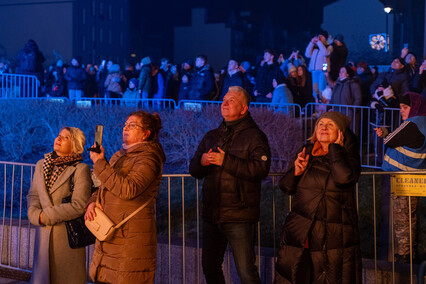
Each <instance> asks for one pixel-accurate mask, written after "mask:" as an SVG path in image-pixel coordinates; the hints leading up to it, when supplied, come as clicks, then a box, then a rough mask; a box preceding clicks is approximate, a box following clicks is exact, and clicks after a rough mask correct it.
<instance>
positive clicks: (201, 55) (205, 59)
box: [195, 54, 207, 63]
mask: <svg viewBox="0 0 426 284" xmlns="http://www.w3.org/2000/svg"><path fill="white" fill-rule="evenodd" d="M195 58H201V59H202V60H203V61H204V63H207V55H204V54H199V55H197V57H195Z"/></svg>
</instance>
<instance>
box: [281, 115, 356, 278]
mask: <svg viewBox="0 0 426 284" xmlns="http://www.w3.org/2000/svg"><path fill="white" fill-rule="evenodd" d="M349 123H350V119H349V118H348V117H347V116H345V115H344V114H342V113H340V112H325V113H323V114H322V115H321V116H320V117H319V118H318V120H317V121H316V124H315V130H314V133H313V135H312V137H311V138H310V139H309V140H310V141H311V142H312V143H309V144H307V145H305V146H303V147H302V149H300V151H299V153H298V154H297V157H296V159H295V161H294V164H293V165H291V166H290V168H289V169H288V170H287V172H286V173H285V174H284V176H283V177H282V178H281V180H280V182H279V187H280V189H281V190H282V191H283V192H284V193H287V194H289V195H292V203H291V211H290V213H289V214H288V215H287V217H286V220H285V224H284V227H283V230H282V234H281V240H280V248H279V251H278V259H277V263H276V274H275V283H361V282H362V279H361V273H362V265H361V250H360V235H359V228H358V213H357V203H356V199H355V185H356V183H357V182H358V179H359V176H360V173H361V162H360V155H359V146H358V142H357V139H356V137H355V135H354V133H352V131H351V130H350V129H349Z"/></svg>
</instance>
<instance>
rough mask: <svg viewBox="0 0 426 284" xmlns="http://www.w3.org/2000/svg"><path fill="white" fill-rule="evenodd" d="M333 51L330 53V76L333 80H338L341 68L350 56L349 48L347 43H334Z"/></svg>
mask: <svg viewBox="0 0 426 284" xmlns="http://www.w3.org/2000/svg"><path fill="white" fill-rule="evenodd" d="M331 46H332V47H333V52H332V53H331V54H330V65H331V66H330V77H331V80H333V81H336V80H337V78H338V77H339V72H340V68H342V67H343V66H345V64H346V59H347V57H348V48H347V47H346V45H345V44H343V45H341V46H338V45H337V44H335V43H333V44H332V45H331Z"/></svg>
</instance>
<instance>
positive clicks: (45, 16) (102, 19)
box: [0, 0, 130, 66]
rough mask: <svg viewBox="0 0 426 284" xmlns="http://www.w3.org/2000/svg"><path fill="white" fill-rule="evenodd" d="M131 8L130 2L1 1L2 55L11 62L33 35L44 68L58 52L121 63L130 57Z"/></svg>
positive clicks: (67, 56)
mask: <svg viewBox="0 0 426 284" xmlns="http://www.w3.org/2000/svg"><path fill="white" fill-rule="evenodd" d="M129 10H130V4H129V1H128V0H91V1H89V0H55V1H51V0H20V1H15V0H0V27H1V29H0V31H1V32H0V35H1V36H0V58H1V57H4V58H6V59H9V60H11V61H12V62H13V58H14V57H15V55H16V54H17V52H18V51H19V50H20V49H22V48H23V46H24V44H25V43H26V42H27V41H28V40H29V39H33V40H35V41H36V42H37V44H38V45H39V48H40V50H41V52H42V53H43V54H44V56H45V57H46V62H45V63H44V65H45V66H46V64H52V63H54V62H55V60H56V58H57V57H58V56H60V57H63V58H64V59H65V60H66V61H67V62H69V61H70V60H71V57H73V56H82V57H83V63H99V62H100V60H101V59H104V58H105V59H113V60H115V61H117V62H119V63H124V62H125V61H126V59H127V58H128V57H129V56H130V54H129V52H128V51H129V29H130V27H129V23H130V21H129Z"/></svg>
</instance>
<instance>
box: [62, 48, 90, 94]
mask: <svg viewBox="0 0 426 284" xmlns="http://www.w3.org/2000/svg"><path fill="white" fill-rule="evenodd" d="M81 61H82V57H81V56H75V57H73V59H72V60H71V66H70V67H68V68H67V69H66V72H65V76H64V78H65V80H67V82H68V98H69V100H70V101H71V102H76V101H79V100H81V98H82V97H83V95H84V93H83V89H84V85H85V83H86V78H87V75H86V70H84V69H83V68H82V67H81Z"/></svg>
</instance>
